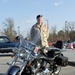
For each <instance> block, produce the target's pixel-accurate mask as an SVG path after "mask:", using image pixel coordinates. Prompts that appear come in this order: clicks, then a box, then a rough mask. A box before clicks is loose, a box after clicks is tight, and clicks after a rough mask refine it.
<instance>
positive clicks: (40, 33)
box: [31, 15, 49, 47]
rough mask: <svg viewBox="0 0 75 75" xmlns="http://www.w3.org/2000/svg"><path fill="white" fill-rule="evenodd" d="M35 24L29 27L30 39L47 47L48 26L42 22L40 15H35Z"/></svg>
mask: <svg viewBox="0 0 75 75" xmlns="http://www.w3.org/2000/svg"><path fill="white" fill-rule="evenodd" d="M36 20H37V22H36V24H35V25H33V26H32V28H31V40H32V41H33V42H34V43H36V44H37V45H38V46H41V47H44V46H45V47H48V41H47V39H48V37H49V33H48V27H47V25H45V24H44V23H43V18H42V15H37V17H36Z"/></svg>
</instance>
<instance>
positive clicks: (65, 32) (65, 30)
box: [65, 21, 67, 33]
mask: <svg viewBox="0 0 75 75" xmlns="http://www.w3.org/2000/svg"><path fill="white" fill-rule="evenodd" d="M66 27H67V21H65V33H66Z"/></svg>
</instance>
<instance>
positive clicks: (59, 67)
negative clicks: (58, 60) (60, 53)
mask: <svg viewBox="0 0 75 75" xmlns="http://www.w3.org/2000/svg"><path fill="white" fill-rule="evenodd" d="M60 71H61V66H58V65H56V66H55V68H54V70H53V72H52V73H51V74H50V75H58V74H59V73H60Z"/></svg>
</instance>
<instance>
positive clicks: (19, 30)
mask: <svg viewBox="0 0 75 75" xmlns="http://www.w3.org/2000/svg"><path fill="white" fill-rule="evenodd" d="M18 35H20V27H19V26H18Z"/></svg>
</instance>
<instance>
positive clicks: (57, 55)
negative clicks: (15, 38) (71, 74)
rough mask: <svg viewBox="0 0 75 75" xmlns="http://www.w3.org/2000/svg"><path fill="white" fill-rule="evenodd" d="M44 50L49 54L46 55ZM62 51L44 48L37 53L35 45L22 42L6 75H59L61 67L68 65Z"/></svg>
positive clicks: (29, 42) (26, 41) (15, 50)
mask: <svg viewBox="0 0 75 75" xmlns="http://www.w3.org/2000/svg"><path fill="white" fill-rule="evenodd" d="M44 49H46V50H48V52H47V53H44ZM61 50H62V49H58V48H46V47H43V48H39V49H38V52H36V45H35V44H34V43H32V42H31V41H29V40H22V41H21V42H20V46H19V48H14V49H13V52H14V54H15V56H14V59H13V61H12V63H11V65H10V68H9V69H8V71H7V73H6V75H58V74H59V72H60V70H61V66H62V65H65V66H66V65H67V63H68V59H67V58H66V57H64V56H63V54H62V53H61ZM17 62H19V63H20V65H17V64H16V63H17Z"/></svg>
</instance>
